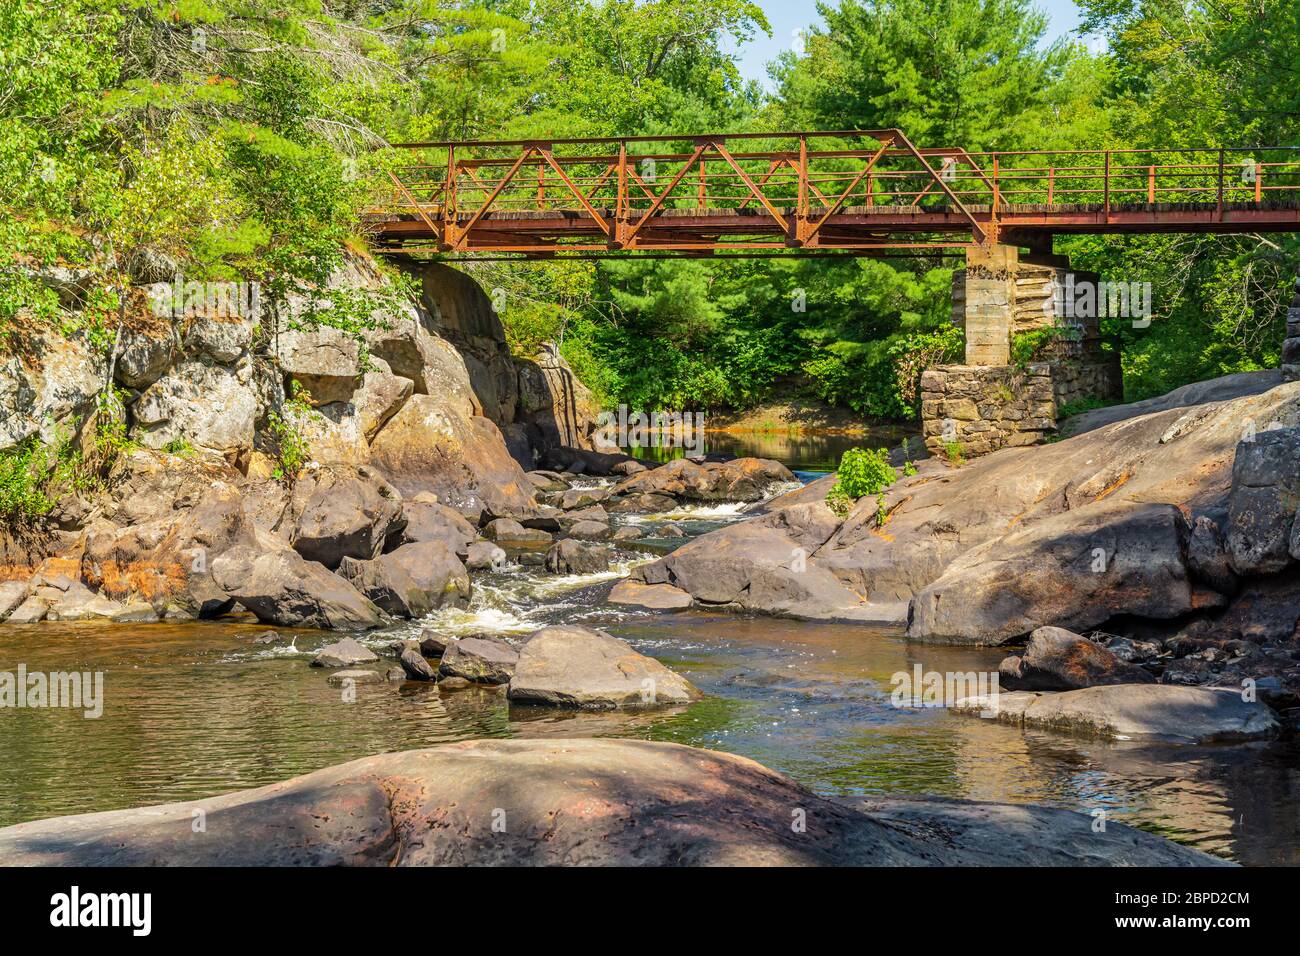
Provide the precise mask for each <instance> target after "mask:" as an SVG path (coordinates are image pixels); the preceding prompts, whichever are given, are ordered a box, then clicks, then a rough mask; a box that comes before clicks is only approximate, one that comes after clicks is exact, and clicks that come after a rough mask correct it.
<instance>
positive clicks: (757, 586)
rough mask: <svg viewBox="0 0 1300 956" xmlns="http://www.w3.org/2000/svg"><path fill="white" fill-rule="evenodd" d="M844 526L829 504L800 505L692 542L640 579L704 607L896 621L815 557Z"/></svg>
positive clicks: (640, 572) (818, 617)
mask: <svg viewBox="0 0 1300 956" xmlns="http://www.w3.org/2000/svg"><path fill="white" fill-rule="evenodd" d="M837 526H838V522H837V521H836V519H835V517H834V515H832V514H831V512H830V510H829V509H827V508H826V506H825V504H821V503H817V504H803V505H796V506H793V507H791V508H787V509H781V510H778V511H775V512H773V513H771V514H768V515H764V516H762V517H760V518H756V519H754V520H752V521H745V522H742V523H740V524H736V525H733V526H731V527H730V528H727V529H725V533H714V534H709V535H704V536H702V537H699V538H696V539H695V540H693V541H689V542H687V543H686V544H684V545H682V547H680V548H678V549H677V550H676V551H674V552H673V553H672V554H670V555H668V556H667V557H665V558H662V559H661V560H659V561H657V562H655V563H654V564H650V565H646V566H644V567H641V568H638V569H637V570H636V571H635V572H634V573H633V576H634V577H635V578H636V579H637V580H639V581H641V582H642V583H645V584H669V585H672V586H673V587H675V588H678V589H679V590H682V591H685V592H687V593H688V594H690V595H691V596H692V597H693V598H694V599H695V600H696V601H698V602H701V603H704V604H730V605H738V606H740V607H742V608H745V609H747V610H756V611H765V612H767V613H771V614H783V615H789V616H792V617H802V618H808V619H814V620H844V621H860V622H870V621H879V620H881V619H884V618H887V617H889V616H890V611H889V609H883V610H882V609H881V608H878V607H875V606H873V605H871V604H869V603H868V602H866V601H864V600H863V599H862V597H861V596H860V595H859V594H857V593H855V592H854V591H853V590H851V589H850V588H848V587H846V586H845V585H844V584H843V583H842V582H841V581H840V580H839V579H838V578H836V577H835V575H833V574H831V573H830V572H829V571H828V570H826V568H824V567H823V566H821V565H820V564H819V563H818V562H817V561H816V560H815V559H814V558H813V557H812V554H813V552H814V551H816V549H817V548H819V547H820V546H821V544H822V543H823V542H824V541H825V540H826V539H827V538H828V537H829V536H830V535H831V534H832V533H833V532H834V529H835V528H836V527H837Z"/></svg>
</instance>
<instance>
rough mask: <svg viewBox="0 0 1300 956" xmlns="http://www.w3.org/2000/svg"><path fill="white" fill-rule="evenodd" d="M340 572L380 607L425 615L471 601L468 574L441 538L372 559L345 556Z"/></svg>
mask: <svg viewBox="0 0 1300 956" xmlns="http://www.w3.org/2000/svg"><path fill="white" fill-rule="evenodd" d="M339 574H340V575H341V576H342V577H344V578H346V579H347V580H349V581H351V582H352V584H353V586H355V587H356V589H357V590H358V591H360V592H361V593H362V594H364V595H365V596H366V597H367V598H369V599H370V600H371V601H373V602H374V603H375V605H376V606H378V607H379V608H380V609H381V610H383V611H385V612H387V613H388V614H392V615H394V616H397V617H422V616H423V615H425V614H428V613H429V612H430V611H433V610H437V609H438V608H442V607H463V606H464V605H465V604H467V603H468V602H469V597H470V584H469V574H468V573H466V571H465V566H464V565H463V564H461V563H460V559H458V558H457V557H456V555H455V554H454V553H453V552H452V551H451V550H450V549H449V548H448V547H447V546H446V545H445V544H443V543H442V542H441V541H424V542H419V543H416V544H407V545H403V546H402V547H400V548H398V549H397V550H396V551H391V552H389V553H388V554H385V555H381V556H380V557H378V558H375V559H374V560H373V561H361V560H358V559H357V558H344V559H343V562H342V564H340V565H339Z"/></svg>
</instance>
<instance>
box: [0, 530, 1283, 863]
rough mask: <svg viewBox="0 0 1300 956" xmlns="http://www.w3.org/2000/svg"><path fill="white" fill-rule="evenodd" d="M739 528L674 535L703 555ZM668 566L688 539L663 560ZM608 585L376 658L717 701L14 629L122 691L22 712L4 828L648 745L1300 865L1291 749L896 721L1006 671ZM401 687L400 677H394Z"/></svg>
mask: <svg viewBox="0 0 1300 956" xmlns="http://www.w3.org/2000/svg"><path fill="white" fill-rule="evenodd" d="M740 511H741V509H740V508H739V507H738V506H719V507H710V508H698V509H684V510H683V511H681V512H679V513H675V514H670V515H668V516H662V517H661V516H655V517H640V518H633V519H630V520H632V521H637V522H640V523H642V524H644V525H645V526H646V527H647V530H648V531H650V533H651V534H653V532H654V527H655V523H656V522H659V521H661V520H664V518H665V517H667V518H671V519H673V520H675V521H679V522H681V523H682V524H683V525H684V527H685V529H686V530H687V532H688V533H690V534H699V533H703V532H705V531H707V530H710V529H712V528H716V527H720V526H721V525H722V524H724V523H726V522H728V521H731V520H735V519H736V518H737V517H739V516H740ZM652 544H653V545H655V546H656V548H657V550H660V551H663V550H668V549H670V548H672V547H673V546H675V545H677V544H680V539H677V540H672V539H667V538H659V539H652ZM649 559H650V556H649V555H645V554H636V553H633V552H628V553H626V554H624V555H623V560H622V562H621V563H620V564H619V565H618V567H617V569H616V570H615V571H614V572H611V573H610V574H606V575H589V576H583V577H568V578H557V577H555V576H549V575H545V574H543V573H539V572H538V571H536V570H535V569H525V568H521V567H511V568H507V569H504V570H503V571H502V572H500V573H494V574H491V575H487V576H479V577H476V578H475V596H474V599H473V602H472V604H471V606H470V607H469V608H467V609H464V610H447V611H443V612H440V613H438V614H437V615H435V616H434V618H433V619H432V620H428V621H423V622H419V623H408V624H405V625H402V626H399V627H396V628H393V629H391V630H389V631H385V632H382V633H375V634H370V635H363V636H362V640H364V641H365V642H367V643H369V644H370V645H371V646H373V647H375V648H376V649H380V648H383V647H384V646H386V645H387V644H388V643H389V642H390V641H392V640H393V639H394V637H395V636H404V635H414V634H415V633H417V632H418V631H419V629H420V628H421V627H424V626H429V627H435V628H438V629H440V630H443V631H448V632H454V633H458V634H462V635H464V634H475V633H482V632H493V633H498V634H502V635H504V636H506V637H507V638H518V637H519V636H521V635H525V634H527V633H529V632H531V631H532V630H534V629H536V628H537V627H539V626H542V625H545V624H548V623H556V622H562V621H563V622H580V623H584V624H588V625H591V626H597V627H603V628H606V629H608V630H610V631H612V632H613V633H615V634H617V635H619V636H621V637H623V638H625V639H627V640H628V641H630V642H631V643H632V644H633V645H634V646H635V647H637V648H638V649H639V650H641V651H642V652H644V653H647V654H651V655H653V656H654V657H656V658H658V659H660V660H662V661H663V662H665V663H666V664H667V665H668V666H670V667H672V668H674V669H676V670H678V671H680V672H682V673H684V674H686V675H687V676H689V677H690V679H691V680H692V681H694V682H695V683H696V684H697V685H698V686H699V687H700V688H701V689H702V690H704V691H705V692H706V694H707V695H708V696H707V698H706V699H705V700H703V701H701V702H699V703H696V704H694V705H691V706H689V707H684V708H679V709H675V710H668V711H655V712H643V713H637V714H609V713H599V714H592V713H562V712H555V711H549V710H535V709H533V710H525V709H521V708H518V707H513V708H512V707H508V706H507V703H506V699H505V695H504V693H503V692H502V691H501V690H499V689H498V690H488V689H468V690H458V691H450V690H449V691H440V690H439V689H438V688H437V687H435V686H431V685H425V684H416V683H388V684H371V685H364V684H363V685H360V686H359V687H357V688H356V700H355V702H351V703H349V702H346V701H345V700H344V695H343V693H342V692H341V691H340V689H339V688H337V687H333V686H331V685H330V684H328V683H327V681H326V673H325V672H323V671H321V670H318V669H316V668H312V667H309V666H308V663H307V662H308V660H309V659H310V654H311V651H312V649H313V648H316V647H319V646H321V645H323V644H327V643H330V642H332V641H333V640H336V639H337V635H331V634H326V633H323V632H313V631H294V630H286V631H284V632H283V633H284V636H285V637H286V638H288V639H291V640H292V643H291V644H285V645H281V646H266V645H259V644H255V643H254V640H253V639H254V637H255V636H257V635H259V634H262V633H265V631H266V628H265V627H264V626H260V625H254V624H239V623H221V622H212V623H199V624H187V625H169V624H158V625H149V626H138V627H137V626H126V625H95V624H63V625H57V624H42V625H35V626H26V627H23V626H17V625H0V671H14V670H16V669H17V667H18V665H19V664H20V663H21V664H25V665H26V668H27V670H28V671H29V672H36V671H43V672H49V671H66V670H73V669H75V670H83V671H100V672H103V673H104V675H105V688H104V696H105V706H104V713H103V716H102V717H100V718H98V719H86V718H85V717H83V716H82V715H81V713H80V712H72V711H67V710H0V768H2V769H0V825H6V824H11V823H17V822H21V821H24V820H31V819H37V818H40V817H47V816H51V815H55V814H62V813H78V812H86V811H91V810H105V809H113V808H117V807H128V806H139V805H143V804H149V803H157V802H163V801H172V800H185V799H194V798H198V797H203V796H209V795H212V794H217V793H222V792H225V791H230V790H235V789H241V788H245V787H252V786H259V785H262V784H267V783H271V782H273V781H277V780H282V779H285V778H286V777H290V776H293V775H295V774H300V773H305V772H308V771H311V770H315V769H319V768H321V767H326V766H329V765H332V764H337V763H340V762H342V761H345V760H349V759H352V758H356V757H360V756H364V755H368V754H373V753H378V752H382V751H392V750H402V749H409V748H413V747H423V746H429V745H432V744H437V743H440V742H444V741H452V740H463V739H467V738H473V737H485V736H488V737H583V736H627V737H638V738H646V739H653V740H670V741H676V742H679V743H685V744H692V745H695V746H700V747H708V748H714V749H719V750H725V751H730V752H733V753H738V754H743V755H745V756H748V757H752V758H754V759H756V760H758V761H760V762H761V763H763V764H766V765H767V766H769V767H772V768H774V769H776V770H779V771H782V772H784V773H787V774H789V775H790V776H792V777H794V778H795V779H797V780H799V781H801V782H803V783H804V784H806V785H808V786H810V787H812V788H814V789H815V790H818V791H819V792H822V793H827V794H887V793H898V794H920V793H937V794H943V795H946V796H952V797H965V798H971V799H979V800H998V801H1011V802H1030V803H1040V804H1049V805H1052V806H1059V807H1066V808H1069V809H1073V810H1080V811H1083V812H1085V813H1093V812H1094V811H1097V810H1105V811H1107V814H1108V818H1109V819H1111V820H1117V821H1121V822H1125V823H1132V824H1136V825H1138V826H1141V827H1143V828H1145V829H1148V830H1152V831H1155V832H1159V833H1163V834H1165V835H1167V836H1170V837H1172V838H1174V839H1176V840H1180V841H1182V842H1184V843H1187V844H1190V845H1193V846H1197V847H1200V848H1202V849H1205V850H1207V851H1210V852H1213V853H1217V854H1220V855H1223V856H1227V857H1231V858H1234V859H1238V860H1241V861H1243V862H1247V863H1292V864H1293V863H1297V862H1300V813H1298V811H1297V806H1298V802H1297V796H1298V795H1300V759H1298V758H1300V754H1298V753H1297V752H1296V750H1295V749H1294V748H1293V747H1291V746H1290V745H1286V744H1280V743H1271V744H1252V745H1244V746H1221V747H1185V746H1176V745H1169V744H1155V743H1137V742H1112V743H1106V742H1100V741H1089V740H1080V739H1075V738H1071V737H1065V736H1059V735H1054V734H1048V733H1039V732H1024V731H1021V730H1019V729H1016V728H1012V727H1008V726H1005V725H1000V724H997V723H995V722H993V721H990V720H981V719H978V718H973V717H961V716H955V715H951V714H949V713H948V712H947V711H945V710H943V709H939V708H926V709H899V708H896V707H894V706H892V705H891V702H890V691H891V682H890V679H891V676H892V675H893V674H895V673H898V672H910V671H911V670H912V668H913V667H914V666H915V665H917V664H920V665H921V666H922V667H923V668H924V669H925V670H928V671H941V672H946V671H982V670H989V669H993V668H996V666H997V663H998V660H999V659H1000V658H1001V657H1002V656H1003V653H1002V652H1001V651H998V650H996V649H978V648H974V649H973V648H944V647H932V646H915V645H908V644H907V643H906V642H905V641H903V640H902V639H901V636H900V634H899V633H898V632H896V631H891V630H888V629H872V628H864V627H856V626H846V625H822V624H810V623H803V622H793V621H784V620H778V619H772V618H763V617H750V616H740V615H728V614H721V613H698V612H696V613H690V612H684V613H670V614H661V613H659V614H656V613H650V612H629V611H626V610H622V609H618V608H614V607H612V606H610V605H607V604H605V603H604V600H603V599H604V595H605V593H606V592H607V591H608V588H609V586H610V582H611V581H612V580H613V579H614V578H615V577H617V576H619V575H621V574H625V573H626V572H627V570H628V569H629V568H631V567H632V566H634V565H635V564H636V563H638V562H641V561H646V560H649ZM371 666H374V667H375V668H376V669H379V670H381V671H383V670H386V669H387V668H388V667H389V666H391V662H389V661H381V662H380V664H378V665H371Z"/></svg>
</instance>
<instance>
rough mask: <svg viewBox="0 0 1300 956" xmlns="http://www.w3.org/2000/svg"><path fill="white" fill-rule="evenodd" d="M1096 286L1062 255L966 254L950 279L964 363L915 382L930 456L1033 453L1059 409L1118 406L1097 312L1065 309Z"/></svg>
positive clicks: (1114, 371) (1003, 249) (1115, 368)
mask: <svg viewBox="0 0 1300 956" xmlns="http://www.w3.org/2000/svg"><path fill="white" fill-rule="evenodd" d="M1097 282H1098V277H1097V276H1096V275H1095V274H1093V273H1085V272H1077V271H1074V270H1071V269H1070V267H1069V261H1068V260H1067V259H1066V258H1065V257H1063V256H1053V255H1050V254H1048V255H1036V256H1035V255H1030V256H1025V257H1024V258H1022V257H1021V255H1020V251H1019V249H1018V248H1016V247H1014V246H1001V245H995V246H991V247H988V248H979V247H977V248H975V249H972V250H971V251H970V252H969V253H968V254H967V261H966V267H965V268H964V269H961V270H958V271H957V272H956V273H954V275H953V323H954V324H955V325H957V326H959V327H962V328H964V329H965V332H966V361H965V363H964V364H961V365H945V366H939V367H937V368H934V369H930V370H928V371H927V372H925V373H924V374H923V375H922V377H921V421H922V428H923V434H924V437H925V443H926V447H927V448H929V450H930V452H931V453H932V454H960V455H961V456H963V457H967V458H969V457H974V456H978V455H985V454H988V453H989V452H991V451H996V450H997V449H999V448H1007V447H1016V446H1022V445H1034V444H1039V443H1041V442H1044V441H1047V440H1048V438H1050V437H1051V436H1052V435H1053V434H1055V432H1056V429H1057V418H1058V415H1059V413H1060V409H1061V408H1063V407H1065V406H1068V405H1073V404H1077V403H1079V402H1083V401H1086V400H1089V399H1095V400H1098V401H1114V400H1118V399H1119V398H1121V397H1122V394H1123V383H1122V378H1121V372H1120V366H1119V353H1118V352H1115V351H1107V350H1106V349H1104V348H1103V347H1102V342H1101V329H1100V320H1099V318H1098V317H1097V315H1096V314H1095V313H1096V312H1098V311H1100V310H1091V311H1093V312H1094V314H1093V315H1092V316H1090V317H1089V316H1079V315H1076V314H1074V313H1075V311H1076V310H1074V309H1073V308H1071V307H1070V302H1071V301H1072V299H1071V292H1072V290H1073V289H1075V288H1079V287H1084V286H1087V285H1089V284H1091V285H1092V287H1093V288H1097ZM1018 344H1019V345H1020V348H1017V345H1018ZM1017 353H1021V354H1019V355H1017ZM1030 353H1032V354H1030Z"/></svg>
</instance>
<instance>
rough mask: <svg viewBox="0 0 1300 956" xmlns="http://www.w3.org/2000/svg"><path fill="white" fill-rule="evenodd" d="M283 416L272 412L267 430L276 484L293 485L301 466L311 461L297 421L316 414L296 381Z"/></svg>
mask: <svg viewBox="0 0 1300 956" xmlns="http://www.w3.org/2000/svg"><path fill="white" fill-rule="evenodd" d="M282 411H283V412H284V414H283V415H279V414H276V413H275V412H272V413H271V414H269V415H268V416H267V417H266V425H267V430H268V431H269V432H270V433H271V439H272V441H273V442H274V448H273V449H272V457H273V458H274V459H275V471H273V472H272V473H271V477H273V478H274V479H275V480H276V481H282V482H284V483H285V484H293V482H294V480H295V479H296V478H297V477H298V474H299V472H301V471H302V469H303V466H304V465H306V464H307V462H308V461H310V460H311V446H310V445H308V443H307V439H306V438H304V437H303V436H302V433H301V432H299V431H298V426H297V422H299V421H303V420H305V419H307V418H309V417H310V416H312V415H315V414H317V413H316V412H315V411H313V410H312V407H311V395H310V394H309V393H308V392H307V390H306V389H304V388H303V387H302V386H301V385H299V384H298V383H297V382H292V383H290V397H289V399H288V400H287V401H285V403H284V407H283V408H282Z"/></svg>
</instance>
